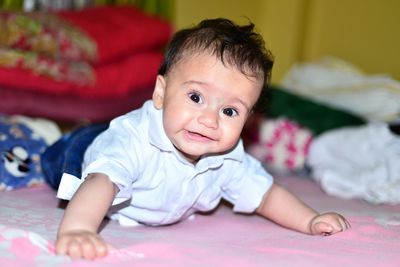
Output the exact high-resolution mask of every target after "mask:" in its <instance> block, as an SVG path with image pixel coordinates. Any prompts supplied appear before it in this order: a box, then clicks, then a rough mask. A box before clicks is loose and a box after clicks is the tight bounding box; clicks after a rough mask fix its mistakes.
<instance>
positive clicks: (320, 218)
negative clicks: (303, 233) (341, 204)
mask: <svg viewBox="0 0 400 267" xmlns="http://www.w3.org/2000/svg"><path fill="white" fill-rule="evenodd" d="M348 228H350V223H349V222H348V221H347V220H346V219H345V218H344V217H343V216H342V215H340V214H337V213H333V212H329V213H324V214H320V215H317V216H315V217H314V218H313V219H312V220H311V221H310V233H311V234H312V235H332V234H335V233H337V232H342V231H345V230H347V229H348Z"/></svg>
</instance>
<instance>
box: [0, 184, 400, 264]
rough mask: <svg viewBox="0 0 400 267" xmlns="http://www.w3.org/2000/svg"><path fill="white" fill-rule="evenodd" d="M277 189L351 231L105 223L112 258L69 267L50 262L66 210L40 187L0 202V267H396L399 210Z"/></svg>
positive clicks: (257, 221) (297, 188)
mask: <svg viewBox="0 0 400 267" xmlns="http://www.w3.org/2000/svg"><path fill="white" fill-rule="evenodd" d="M277 182H278V183H280V184H282V185H283V186H285V187H287V188H288V189H289V190H291V191H293V192H295V193H296V194H297V195H299V196H300V197H301V198H302V199H303V200H304V201H305V202H306V203H309V204H310V205H311V206H313V207H314V208H315V209H317V210H319V211H328V210H336V211H339V212H341V213H342V214H343V215H345V216H346V217H347V218H348V219H349V221H350V223H351V224H352V228H351V229H350V230H348V231H346V232H343V233H339V234H337V235H334V236H330V237H319V236H308V235H304V234H300V233H297V232H293V231H290V230H287V229H284V228H282V227H279V226H277V225H275V224H273V223H271V222H269V221H267V220H265V219H263V218H260V217H258V216H247V215H235V214H233V212H232V211H231V209H230V207H228V206H227V205H221V206H220V207H219V208H218V209H217V210H216V211H215V212H214V213H212V214H207V215H196V216H195V217H194V218H192V219H189V220H186V221H184V222H181V223H178V224H175V225H172V226H166V227H157V228H154V227H146V226H139V227H134V228H123V227H121V226H119V225H118V224H117V223H116V222H109V223H107V224H105V226H104V228H103V229H102V231H101V233H102V235H103V236H104V238H105V239H106V240H108V241H109V242H110V243H111V244H112V245H114V246H115V247H116V248H117V250H114V251H111V252H110V253H109V255H108V256H107V257H105V258H103V259H98V260H95V261H84V260H80V261H71V260H70V259H69V258H67V257H63V256H55V255H54V252H53V245H52V244H53V242H54V238H55V234H56V231H57V226H58V223H59V220H60V218H61V216H62V214H63V209H61V208H59V207H58V201H57V200H56V198H55V192H53V191H52V190H51V189H49V188H48V187H47V186H40V187H36V188H30V189H21V190H16V191H11V192H4V193H1V194H0V201H1V203H2V208H1V210H0V224H1V226H0V266H72V267H77V266H100V267H101V266H119V267H124V266H144V267H147V266H175V267H180V266H191V267H192V266H194V267H196V266H235V267H245V266H253V267H254V266H308V267H312V266H328V267H329V266H363V267H368V266H385V267H387V266H389V267H390V266H399V262H400V253H398V248H399V247H400V215H399V214H400V206H385V205H380V206H374V205H371V204H368V203H366V202H363V201H357V200H343V199H338V198H333V197H329V196H327V195H325V194H324V193H323V192H322V191H321V190H320V188H319V187H318V186H317V185H316V184H315V183H314V182H312V181H310V180H308V179H304V178H299V177H284V178H278V179H277ZM10 232H11V234H10Z"/></svg>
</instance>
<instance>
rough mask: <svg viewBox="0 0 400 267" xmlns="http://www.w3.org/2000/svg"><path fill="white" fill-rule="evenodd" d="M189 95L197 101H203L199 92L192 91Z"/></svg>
mask: <svg viewBox="0 0 400 267" xmlns="http://www.w3.org/2000/svg"><path fill="white" fill-rule="evenodd" d="M188 96H189V98H190V100H192V101H193V102H195V103H202V102H203V101H202V99H201V96H200V94H199V93H196V92H192V93H189V94H188Z"/></svg>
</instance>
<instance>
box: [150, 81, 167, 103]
mask: <svg viewBox="0 0 400 267" xmlns="http://www.w3.org/2000/svg"><path fill="white" fill-rule="evenodd" d="M165 87H166V81H165V78H164V76H162V75H157V79H156V85H155V86H154V91H153V103H154V107H155V108H156V109H161V108H162V107H163V102H164V94H165V89H166V88H165Z"/></svg>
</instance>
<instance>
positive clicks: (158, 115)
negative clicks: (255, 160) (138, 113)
mask: <svg viewBox="0 0 400 267" xmlns="http://www.w3.org/2000/svg"><path fill="white" fill-rule="evenodd" d="M149 102H150V103H148V109H147V110H148V116H149V129H148V131H149V140H150V144H152V145H153V146H155V147H157V148H158V149H160V150H161V151H166V152H173V153H175V154H176V156H177V157H178V158H180V159H182V156H181V155H179V153H178V151H177V150H176V149H175V147H174V145H173V144H172V143H171V141H170V140H169V139H168V137H167V134H166V133H165V130H164V125H163V111H162V109H156V108H155V107H154V105H153V101H151V100H150V101H149ZM244 153H245V152H244V148H243V142H242V140H241V139H240V140H239V141H238V143H237V144H236V145H235V146H234V147H233V148H232V149H231V150H230V151H229V152H227V153H225V154H221V155H210V156H205V157H203V158H201V159H200V160H199V162H198V163H197V164H196V165H197V166H199V167H201V166H204V167H205V166H207V167H208V168H210V167H217V166H220V165H222V163H223V161H224V160H234V161H242V160H243V155H244ZM186 163H189V162H186Z"/></svg>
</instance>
